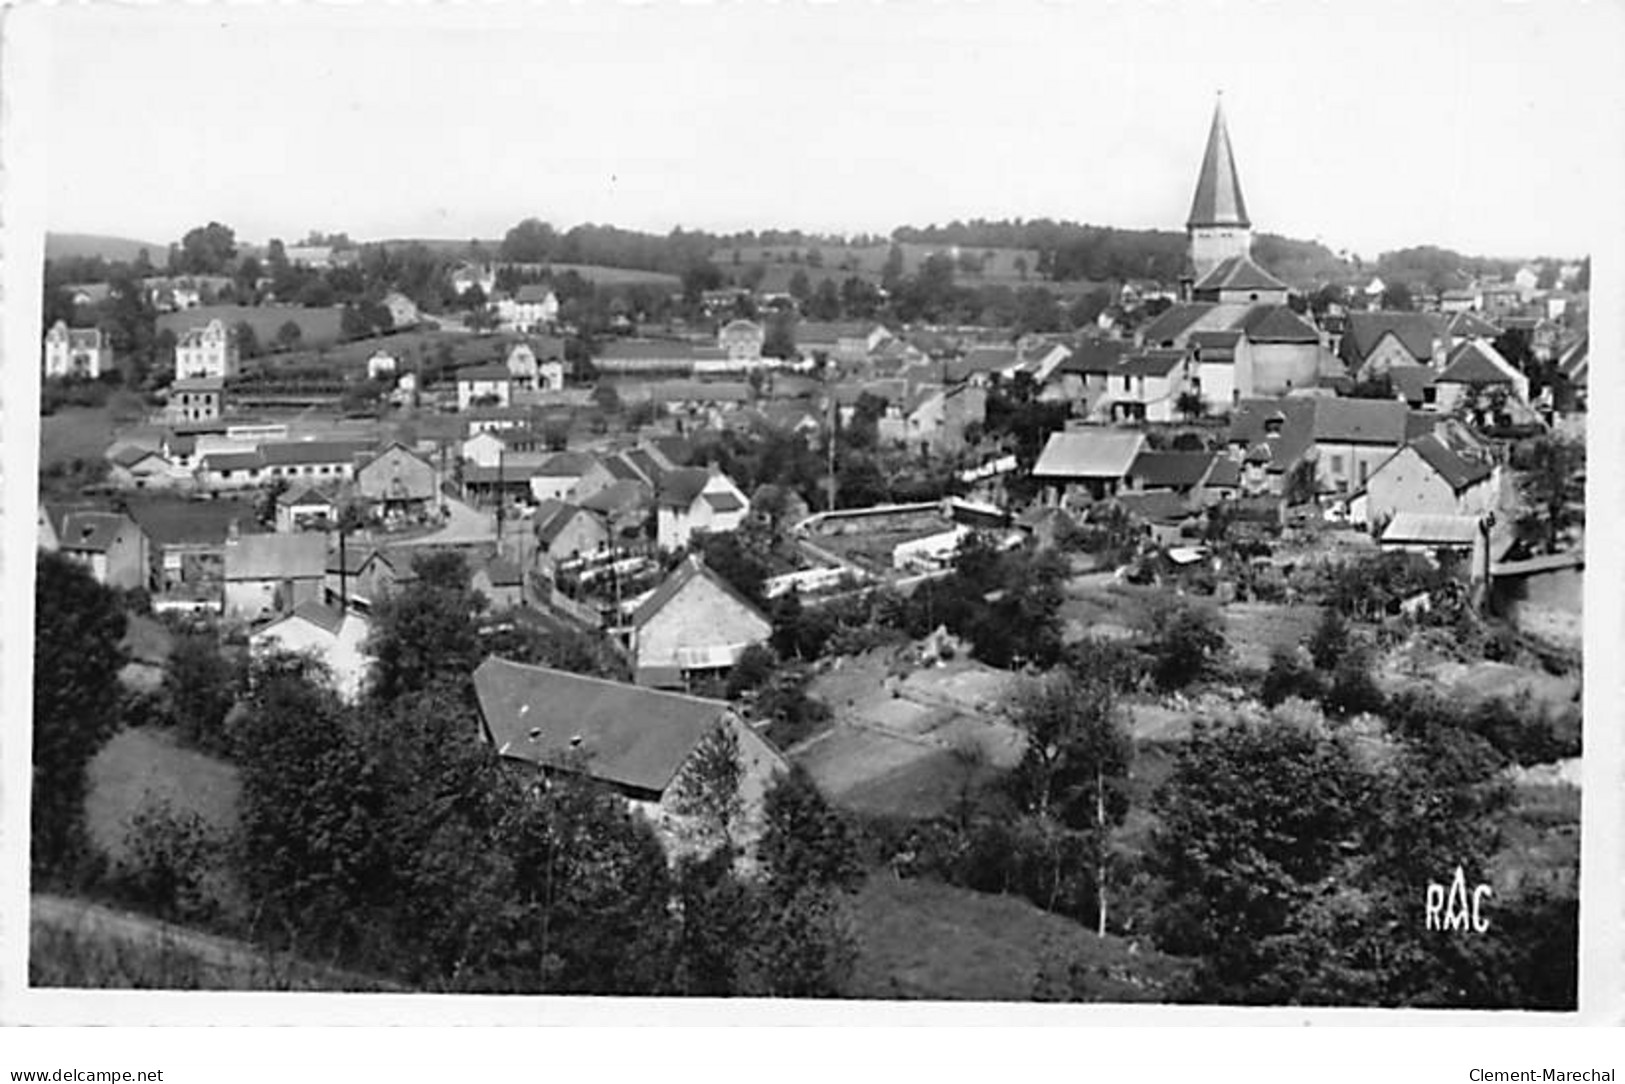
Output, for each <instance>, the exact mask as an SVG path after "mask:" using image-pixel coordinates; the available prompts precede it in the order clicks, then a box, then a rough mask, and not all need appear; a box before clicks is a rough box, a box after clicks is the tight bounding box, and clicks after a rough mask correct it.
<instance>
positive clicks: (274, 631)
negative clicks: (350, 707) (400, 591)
mask: <svg viewBox="0 0 1625 1084" xmlns="http://www.w3.org/2000/svg"><path fill="white" fill-rule="evenodd" d="M371 633H372V624H371V622H369V621H368V620H367V618H366V617H365V616H363V615H362V614H360V613H357V612H356V611H355V610H342V609H339V608H338V607H336V606H330V605H328V604H327V603H325V602H322V601H319V600H317V599H310V600H308V601H305V602H301V603H299V604H298V605H297V606H295V607H294V608H293V609H292V611H290V612H289V613H287V614H285V615H283V616H282V617H279V618H277V619H276V620H275V621H272V622H271V623H270V624H269V625H266V626H265V627H264V628H262V629H259V630H257V631H255V632H254V633H253V634H252V635H251V636H249V638H248V649H249V652H250V653H251V654H252V655H254V656H256V657H264V656H266V655H268V654H271V653H272V652H289V653H293V654H299V655H309V656H310V657H312V658H314V659H315V660H316V661H318V662H320V663H321V664H322V665H324V666H325V667H327V671H328V673H329V674H331V675H332V678H333V690H334V691H335V692H337V693H338V694H339V696H340V697H341V698H343V699H344V700H345V701H346V702H349V703H354V702H355V701H356V700H358V699H360V697H361V692H362V689H363V688H364V687H365V685H366V681H367V673H368V670H369V669H370V668H371V666H372V656H370V655H369V654H367V650H366V648H367V638H368V637H369V636H370V635H371Z"/></svg>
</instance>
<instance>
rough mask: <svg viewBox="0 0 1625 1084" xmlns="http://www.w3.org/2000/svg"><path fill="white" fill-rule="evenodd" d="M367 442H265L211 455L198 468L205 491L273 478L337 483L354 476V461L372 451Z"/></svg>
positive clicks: (248, 485) (254, 484) (246, 486)
mask: <svg viewBox="0 0 1625 1084" xmlns="http://www.w3.org/2000/svg"><path fill="white" fill-rule="evenodd" d="M373 447H374V445H373V442H372V441H370V440H286V441H265V442H263V443H261V444H259V445H257V446H255V448H254V449H253V450H252V451H244V452H211V453H209V454H208V455H205V456H202V457H201V459H200V462H199V464H198V468H197V475H198V484H199V485H200V486H202V487H203V488H204V489H208V490H232V489H250V488H255V487H258V486H260V485H263V484H265V483H267V482H270V481H272V480H273V479H276V478H286V479H288V480H289V481H290V482H291V481H293V480H294V479H296V478H297V479H301V480H303V481H306V482H319V483H322V484H336V483H338V482H348V481H350V480H352V479H353V478H354V477H355V465H356V460H357V459H358V458H359V457H361V456H363V455H366V454H368V453H369V452H371V451H372V450H373Z"/></svg>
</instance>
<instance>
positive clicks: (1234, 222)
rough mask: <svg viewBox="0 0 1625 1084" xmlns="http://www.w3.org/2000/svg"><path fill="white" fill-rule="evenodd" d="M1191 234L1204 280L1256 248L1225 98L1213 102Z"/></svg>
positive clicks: (1195, 265) (1192, 253) (1196, 263)
mask: <svg viewBox="0 0 1625 1084" xmlns="http://www.w3.org/2000/svg"><path fill="white" fill-rule="evenodd" d="M1185 229H1186V231H1187V232H1188V234H1189V236H1190V257H1191V267H1192V269H1193V270H1194V272H1195V279H1196V281H1197V282H1200V281H1201V280H1202V279H1204V278H1206V277H1207V275H1208V273H1209V272H1210V271H1212V270H1213V269H1214V268H1216V267H1217V266H1219V264H1221V263H1223V262H1224V261H1226V260H1228V259H1230V258H1231V257H1233V256H1247V255H1248V254H1249V253H1250V252H1251V250H1252V247H1253V231H1252V222H1251V221H1250V220H1249V219H1248V218H1247V204H1246V202H1245V201H1244V200H1243V199H1242V198H1241V180H1240V179H1239V178H1238V177H1237V176H1236V159H1235V155H1234V154H1233V153H1232V152H1231V150H1230V132H1229V130H1228V129H1227V128H1226V127H1225V123H1224V99H1223V98H1222V97H1221V98H1220V99H1219V100H1218V101H1217V102H1215V103H1214V105H1213V124H1212V127H1210V128H1209V129H1208V134H1207V151H1206V152H1205V153H1204V154H1203V155H1202V172H1201V173H1200V174H1198V175H1197V178H1196V196H1195V197H1194V198H1193V199H1192V200H1191V214H1190V218H1189V220H1187V221H1186V223H1185Z"/></svg>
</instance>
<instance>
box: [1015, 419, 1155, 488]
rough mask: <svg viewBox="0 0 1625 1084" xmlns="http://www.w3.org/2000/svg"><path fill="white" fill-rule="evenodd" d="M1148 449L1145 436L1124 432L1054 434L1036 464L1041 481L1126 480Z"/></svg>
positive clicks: (1118, 430)
mask: <svg viewBox="0 0 1625 1084" xmlns="http://www.w3.org/2000/svg"><path fill="white" fill-rule="evenodd" d="M1144 445H1145V434H1143V433H1135V432H1130V431H1126V430H1121V429H1072V430H1065V431H1062V432H1059V433H1051V434H1050V438H1049V440H1048V441H1047V442H1045V444H1044V450H1043V451H1042V452H1041V453H1039V456H1038V462H1036V463H1034V464H1033V476H1034V477H1040V478H1122V477H1123V476H1124V475H1125V474H1127V473H1128V470H1129V467H1131V466H1132V465H1133V463H1134V459H1135V457H1136V456H1137V455H1139V453H1140V449H1141V448H1142V447H1143V446H1144Z"/></svg>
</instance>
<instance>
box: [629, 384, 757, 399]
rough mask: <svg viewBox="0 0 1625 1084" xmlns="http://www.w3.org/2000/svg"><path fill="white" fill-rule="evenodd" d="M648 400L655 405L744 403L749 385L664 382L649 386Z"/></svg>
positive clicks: (747, 397)
mask: <svg viewBox="0 0 1625 1084" xmlns="http://www.w3.org/2000/svg"><path fill="white" fill-rule="evenodd" d="M649 398H650V399H651V400H653V401H654V402H656V403H686V402H696V403H744V402H748V401H749V400H750V385H749V384H745V383H741V382H739V381H715V382H707V381H703V380H666V381H662V382H661V383H658V384H650V385H649Z"/></svg>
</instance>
